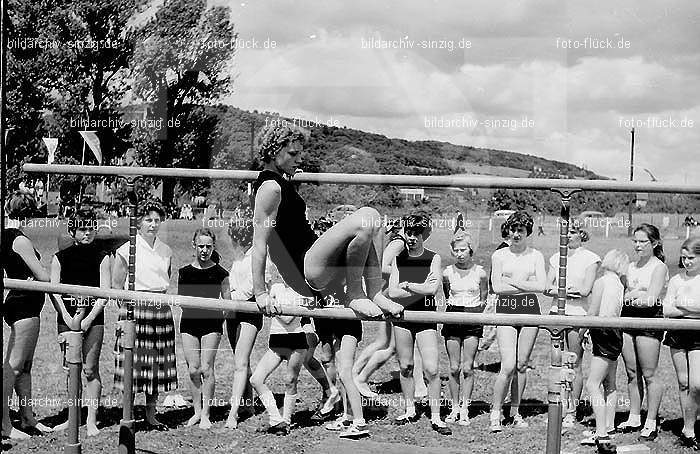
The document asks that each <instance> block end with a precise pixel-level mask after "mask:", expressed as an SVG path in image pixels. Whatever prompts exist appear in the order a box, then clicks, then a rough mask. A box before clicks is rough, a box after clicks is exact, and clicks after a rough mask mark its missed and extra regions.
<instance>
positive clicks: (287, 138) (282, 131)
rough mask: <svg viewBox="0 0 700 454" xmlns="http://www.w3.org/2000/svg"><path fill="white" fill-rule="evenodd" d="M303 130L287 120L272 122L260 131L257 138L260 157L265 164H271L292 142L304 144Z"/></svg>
mask: <svg viewBox="0 0 700 454" xmlns="http://www.w3.org/2000/svg"><path fill="white" fill-rule="evenodd" d="M305 140H306V136H305V135H304V133H303V132H301V130H299V129H298V128H296V127H294V126H293V125H292V124H290V123H289V122H287V121H285V120H272V121H270V122H269V123H266V124H265V126H263V128H262V129H261V130H260V133H259V134H258V138H257V147H258V155H259V156H260V159H261V160H262V161H263V162H270V161H272V160H273V159H275V157H276V156H277V154H278V153H279V152H280V151H281V150H282V149H283V148H284V147H286V146H287V145H289V144H290V143H292V142H302V143H303V142H304V141H305Z"/></svg>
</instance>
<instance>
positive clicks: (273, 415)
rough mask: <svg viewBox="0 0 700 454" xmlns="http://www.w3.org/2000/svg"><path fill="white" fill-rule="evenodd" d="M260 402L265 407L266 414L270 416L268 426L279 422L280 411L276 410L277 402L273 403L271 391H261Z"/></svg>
mask: <svg viewBox="0 0 700 454" xmlns="http://www.w3.org/2000/svg"><path fill="white" fill-rule="evenodd" d="M285 397H286V396H285ZM260 400H261V401H262V403H263V405H264V406H265V410H267V414H268V415H269V416H270V425H276V424H278V423H279V422H281V421H282V415H280V411H279V409H278V408H277V402H275V396H274V395H273V394H272V391H270V390H269V389H266V390H265V391H263V393H262V394H260Z"/></svg>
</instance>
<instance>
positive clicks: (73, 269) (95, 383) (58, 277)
mask: <svg viewBox="0 0 700 454" xmlns="http://www.w3.org/2000/svg"><path fill="white" fill-rule="evenodd" d="M96 229H97V219H96V217H95V214H94V213H93V212H92V211H78V212H77V213H76V214H74V215H73V216H71V218H70V219H69V220H68V233H69V234H70V236H71V238H72V239H73V245H71V246H70V247H67V248H66V249H63V250H62V251H59V252H57V253H56V255H55V256H54V258H53V261H52V263H51V282H52V283H55V284H70V285H85V286H89V287H100V288H103V289H109V288H110V283H111V270H110V260H109V255H108V254H107V253H105V251H103V249H102V248H101V247H100V246H98V245H97V244H96V243H95V241H94V240H95V232H96ZM55 299H56V300H57V301H59V307H58V308H57V311H56V312H57V316H56V325H57V331H58V337H59V344H60V345H61V350H62V352H63V355H64V357H63V361H64V364H65V351H66V339H65V337H64V334H63V333H65V332H67V331H69V330H70V328H69V325H72V324H73V319H74V317H75V316H76V314H77V312H78V310H79V308H81V307H82V308H85V309H84V311H83V312H84V318H83V319H82V320H81V322H80V329H81V331H82V332H83V375H84V376H85V379H86V381H87V392H86V393H85V397H84V398H85V401H86V402H87V404H88V405H87V407H88V414H87V421H86V427H87V435H88V436H92V435H97V434H98V433H99V432H100V431H99V430H98V429H97V410H98V407H99V401H100V394H101V392H102V379H101V378H100V352H101V351H102V340H103V339H104V329H105V327H104V324H105V321H104V306H105V304H106V300H105V299H104V298H90V297H87V298H86V297H72V296H70V295H63V296H61V295H55ZM67 427H68V422H67V421H66V422H64V423H62V424H59V425H58V426H56V427H54V430H64V429H66V428H67Z"/></svg>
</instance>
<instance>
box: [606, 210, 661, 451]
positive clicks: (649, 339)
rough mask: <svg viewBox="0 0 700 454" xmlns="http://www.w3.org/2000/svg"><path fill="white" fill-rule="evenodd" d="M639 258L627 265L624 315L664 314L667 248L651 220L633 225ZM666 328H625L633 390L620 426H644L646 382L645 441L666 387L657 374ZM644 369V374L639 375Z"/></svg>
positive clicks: (654, 433) (627, 365)
mask: <svg viewBox="0 0 700 454" xmlns="http://www.w3.org/2000/svg"><path fill="white" fill-rule="evenodd" d="M632 241H633V244H634V250H635V252H636V253H637V260H636V261H635V262H632V263H630V265H629V267H628V269H627V288H626V289H625V296H624V304H623V307H622V314H621V315H622V317H650V318H656V317H663V305H662V304H661V300H662V295H663V293H664V288H665V287H666V284H667V282H668V267H667V266H666V265H665V264H664V260H665V256H664V248H663V245H662V243H661V235H660V234H659V229H658V228H656V227H655V226H653V225H651V224H641V225H639V226H638V227H637V228H635V229H634V238H633V239H632ZM663 337H664V332H663V331H658V330H647V329H635V330H623V346H622V358H623V360H624V362H625V369H626V371H627V387H628V390H629V394H630V414H629V418H628V419H627V421H625V422H623V423H622V424H621V425H620V426H619V427H618V428H619V429H622V430H636V429H639V428H641V417H640V413H641V406H642V400H644V384H645V383H646V389H647V392H648V396H647V402H648V405H647V406H648V408H647V419H646V422H645V424H644V428H643V429H642V432H641V434H640V437H639V438H640V439H641V440H642V441H653V440H654V439H655V438H656V436H657V435H658V430H657V428H656V419H657V414H658V411H659V405H660V404H661V397H662V395H663V391H664V384H663V383H662V381H661V378H660V377H658V376H657V375H656V370H657V367H658V365H659V352H660V348H661V339H663ZM637 371H641V372H642V375H643V377H639V376H637Z"/></svg>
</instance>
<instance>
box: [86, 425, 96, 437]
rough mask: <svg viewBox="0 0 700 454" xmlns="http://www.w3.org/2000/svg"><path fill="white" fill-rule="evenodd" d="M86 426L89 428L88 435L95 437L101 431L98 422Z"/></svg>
mask: <svg viewBox="0 0 700 454" xmlns="http://www.w3.org/2000/svg"><path fill="white" fill-rule="evenodd" d="M85 428H86V429H87V436H88V437H94V436H95V435H98V434H99V433H100V429H98V428H97V425H96V424H86V425H85Z"/></svg>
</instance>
